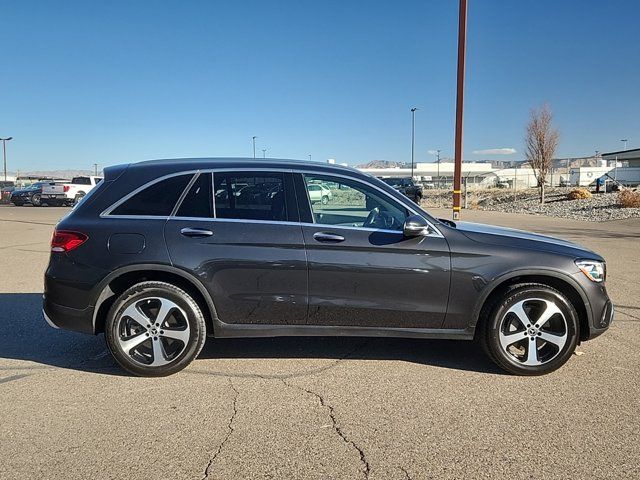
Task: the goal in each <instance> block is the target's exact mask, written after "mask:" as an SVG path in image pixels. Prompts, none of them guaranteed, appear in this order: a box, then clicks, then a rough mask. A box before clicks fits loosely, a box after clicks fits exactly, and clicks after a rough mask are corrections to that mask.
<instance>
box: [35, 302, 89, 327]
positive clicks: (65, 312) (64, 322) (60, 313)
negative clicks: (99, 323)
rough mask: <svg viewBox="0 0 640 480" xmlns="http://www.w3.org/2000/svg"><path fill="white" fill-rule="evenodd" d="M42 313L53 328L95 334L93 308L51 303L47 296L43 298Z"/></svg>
mask: <svg viewBox="0 0 640 480" xmlns="http://www.w3.org/2000/svg"><path fill="white" fill-rule="evenodd" d="M42 313H43V315H44V319H45V321H46V322H47V323H48V324H49V325H50V326H52V327H53V328H61V329H63V330H72V331H74V332H80V333H89V334H94V333H95V331H94V328H93V307H87V308H84V309H77V308H70V307H65V306H63V305H58V304H56V303H53V302H51V301H50V300H49V299H48V298H47V295H46V294H45V295H43V297H42Z"/></svg>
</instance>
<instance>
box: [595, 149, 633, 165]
mask: <svg viewBox="0 0 640 480" xmlns="http://www.w3.org/2000/svg"><path fill="white" fill-rule="evenodd" d="M602 158H603V159H604V160H607V162H612V163H611V165H612V166H615V165H613V164H614V163H615V162H618V164H619V165H618V166H622V167H640V148H634V149H632V150H620V151H618V152H610V153H603V154H602ZM620 163H622V165H620Z"/></svg>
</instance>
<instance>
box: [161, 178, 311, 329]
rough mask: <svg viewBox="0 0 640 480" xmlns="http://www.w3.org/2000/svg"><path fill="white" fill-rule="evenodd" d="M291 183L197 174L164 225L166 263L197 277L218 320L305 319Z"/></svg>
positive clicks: (293, 321)
mask: <svg viewBox="0 0 640 480" xmlns="http://www.w3.org/2000/svg"><path fill="white" fill-rule="evenodd" d="M212 175H213V181H212ZM291 182H292V180H291V174H290V173H282V172H247V171H236V172H227V171H225V172H215V173H213V174H212V173H201V174H200V175H199V176H198V178H197V179H196V180H195V182H194V183H193V185H192V186H191V188H190V189H189V191H188V192H187V194H186V196H185V197H184V199H183V201H182V203H181V205H180V207H179V208H178V210H177V212H176V214H175V216H174V217H172V218H170V219H169V220H168V221H167V224H166V227H165V237H166V241H167V246H168V249H169V255H170V257H171V261H172V263H173V264H174V265H175V266H177V267H179V268H183V269H185V270H188V271H191V272H194V273H195V274H196V275H197V276H198V277H199V278H200V280H201V281H202V282H203V284H204V285H205V286H206V288H207V289H208V291H209V293H210V294H211V298H212V299H213V302H214V305H215V308H216V312H217V314H218V318H219V319H220V320H221V321H222V322H225V323H230V324H238V323H244V324H302V323H305V321H306V316H307V263H306V258H305V251H304V243H303V239H302V231H301V228H300V225H299V224H297V223H295V222H297V221H298V216H297V215H298V214H297V209H296V205H295V197H294V193H293V186H292V184H291ZM290 222H291V223H290Z"/></svg>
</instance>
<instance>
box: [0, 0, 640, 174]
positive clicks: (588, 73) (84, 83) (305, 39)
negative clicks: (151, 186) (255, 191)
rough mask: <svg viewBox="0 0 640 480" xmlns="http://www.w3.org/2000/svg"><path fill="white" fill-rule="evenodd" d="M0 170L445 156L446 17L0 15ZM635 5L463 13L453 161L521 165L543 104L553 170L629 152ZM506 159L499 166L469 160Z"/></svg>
mask: <svg viewBox="0 0 640 480" xmlns="http://www.w3.org/2000/svg"><path fill="white" fill-rule="evenodd" d="M0 10H1V11H2V17H1V24H2V28H1V29H0V44H1V45H2V46H3V49H2V50H3V53H2V60H1V62H0V92H2V95H1V96H0V136H8V135H13V136H14V137H15V139H14V140H12V141H11V142H10V143H9V144H8V145H7V147H8V154H9V169H10V170H16V169H21V170H27V169H54V168H55V169H58V168H90V167H91V165H92V164H93V163H98V164H100V165H102V166H106V165H111V164H116V163H123V162H130V161H138V160H144V159H150V158H168V157H187V156H250V155H251V136H252V135H257V136H258V139H257V144H258V147H257V149H258V155H259V156H261V155H262V152H261V149H262V148H266V149H267V156H271V157H278V158H308V157H307V156H308V155H309V154H310V155H312V159H313V160H323V161H324V160H326V159H327V158H335V159H337V160H338V161H339V162H348V163H352V164H356V163H361V162H365V161H369V160H373V159H386V160H409V158H410V121H411V115H410V111H409V109H410V108H411V107H412V106H417V107H418V108H419V109H420V110H419V111H418V112H417V117H416V118H417V121H416V161H432V160H433V159H434V157H433V155H430V154H429V153H427V152H428V150H435V149H441V150H442V151H443V156H452V151H453V137H454V128H453V127H454V108H455V73H456V72H455V69H456V44H457V2H456V1H454V0H433V1H415V2H411V1H384V2H383V1H377V2H375V1H366V2H365V1H347V0H345V1H326V0H325V1H306V0H297V1H287V2H286V1H256V2H249V1H234V2H231V1H226V2H222V1H165V2H162V1H153V2H152V1H122V2H118V1H113V2H86V1H82V2H80V1H78V2H74V1H64V2H53V1H49V2H34V1H27V0H25V1H18V0H13V1H11V0H5V1H2V2H1V9H0ZM639 17H640V2H637V1H635V0H628V1H623V0H616V1H610V2H602V1H577V0H575V1H569V0H555V1H552V0H537V1H512V0H470V9H469V31H468V53H467V55H468V63H467V88H466V109H465V114H466V119H465V144H464V149H465V159H466V160H479V159H485V158H502V159H521V158H522V143H523V141H522V138H523V132H524V126H525V123H526V119H527V115H528V112H529V109H530V108H531V107H532V106H536V105H539V104H541V103H543V102H548V103H549V104H550V105H551V107H552V109H553V111H554V112H555V116H556V123H557V126H558V128H559V129H560V132H561V141H560V145H559V151H558V155H559V156H580V155H589V154H592V153H593V152H594V150H596V149H597V150H600V151H611V150H616V149H620V148H621V147H622V144H621V143H620V141H619V140H620V139H621V138H628V139H629V147H630V148H631V147H634V146H636V147H637V146H640V94H639V85H640V61H638V60H639V59H640V39H638V34H637V19H638V18H639ZM495 148H515V149H516V150H517V152H518V153H516V154H514V155H502V156H496V155H486V154H474V153H472V152H473V151H476V150H484V149H495Z"/></svg>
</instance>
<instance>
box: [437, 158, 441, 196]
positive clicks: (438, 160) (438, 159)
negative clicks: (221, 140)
mask: <svg viewBox="0 0 640 480" xmlns="http://www.w3.org/2000/svg"><path fill="white" fill-rule="evenodd" d="M440 151H441V150H436V162H438V188H440Z"/></svg>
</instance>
